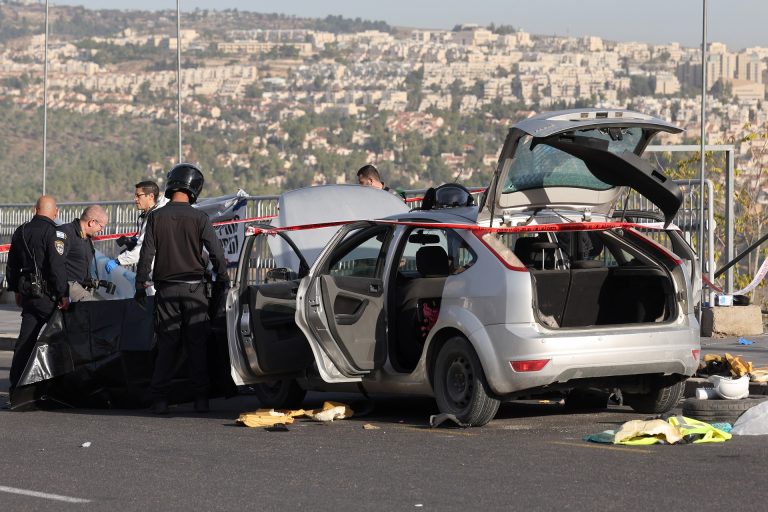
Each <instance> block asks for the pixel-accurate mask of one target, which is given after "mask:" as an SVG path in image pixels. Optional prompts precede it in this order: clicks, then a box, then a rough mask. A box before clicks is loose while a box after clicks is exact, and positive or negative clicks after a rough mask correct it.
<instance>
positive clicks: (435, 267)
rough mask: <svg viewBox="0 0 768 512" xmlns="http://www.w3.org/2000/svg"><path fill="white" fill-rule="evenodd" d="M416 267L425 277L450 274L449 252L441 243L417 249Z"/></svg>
mask: <svg viewBox="0 0 768 512" xmlns="http://www.w3.org/2000/svg"><path fill="white" fill-rule="evenodd" d="M416 269H417V270H418V271H419V273H420V274H421V275H422V276H424V277H445V276H447V275H448V254H446V252H445V249H443V248H442V247H440V246H439V245H426V246H424V247H421V248H420V249H419V250H418V251H416Z"/></svg>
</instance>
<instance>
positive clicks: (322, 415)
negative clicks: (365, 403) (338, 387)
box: [306, 402, 354, 422]
mask: <svg viewBox="0 0 768 512" xmlns="http://www.w3.org/2000/svg"><path fill="white" fill-rule="evenodd" d="M353 414H354V411H353V410H352V409H350V407H349V406H348V405H346V404H342V403H338V402H324V403H323V408H322V409H320V410H317V409H315V410H313V411H306V415H307V416H308V417H310V418H312V419H313V420H315V421H322V422H331V421H334V420H343V419H344V418H351V417H352V415H353Z"/></svg>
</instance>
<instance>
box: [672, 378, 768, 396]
mask: <svg viewBox="0 0 768 512" xmlns="http://www.w3.org/2000/svg"><path fill="white" fill-rule="evenodd" d="M711 387H714V386H713V385H712V383H711V382H709V381H708V380H707V379H704V378H701V377H691V378H690V379H688V380H687V381H685V392H684V394H683V397H685V398H691V397H694V396H696V389H697V388H711ZM749 394H750V395H768V382H750V383H749Z"/></svg>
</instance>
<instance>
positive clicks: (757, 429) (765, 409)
mask: <svg viewBox="0 0 768 512" xmlns="http://www.w3.org/2000/svg"><path fill="white" fill-rule="evenodd" d="M731 432H732V433H733V434H735V435H738V436H764V435H768V400H766V401H765V402H762V403H760V404H757V405H756V406H754V407H751V408H749V409H747V410H746V411H744V414H742V415H741V416H739V419H738V420H736V423H735V424H734V425H733V430H732V431H731Z"/></svg>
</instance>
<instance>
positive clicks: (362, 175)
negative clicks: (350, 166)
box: [357, 164, 405, 199]
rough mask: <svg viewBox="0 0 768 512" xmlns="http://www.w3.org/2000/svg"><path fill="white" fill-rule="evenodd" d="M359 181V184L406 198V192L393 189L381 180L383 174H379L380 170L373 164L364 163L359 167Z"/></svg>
mask: <svg viewBox="0 0 768 512" xmlns="http://www.w3.org/2000/svg"><path fill="white" fill-rule="evenodd" d="M357 183H358V184H359V185H362V186H363V187H372V188H378V189H381V190H386V191H387V192H389V193H390V194H394V195H396V196H397V197H399V198H401V199H405V193H404V192H402V191H397V190H393V189H391V188H389V187H388V186H386V185H385V184H384V182H383V181H381V175H380V174H379V170H378V169H377V168H376V167H375V166H373V165H371V164H367V165H364V166H362V167H361V168H360V169H358V171H357Z"/></svg>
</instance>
